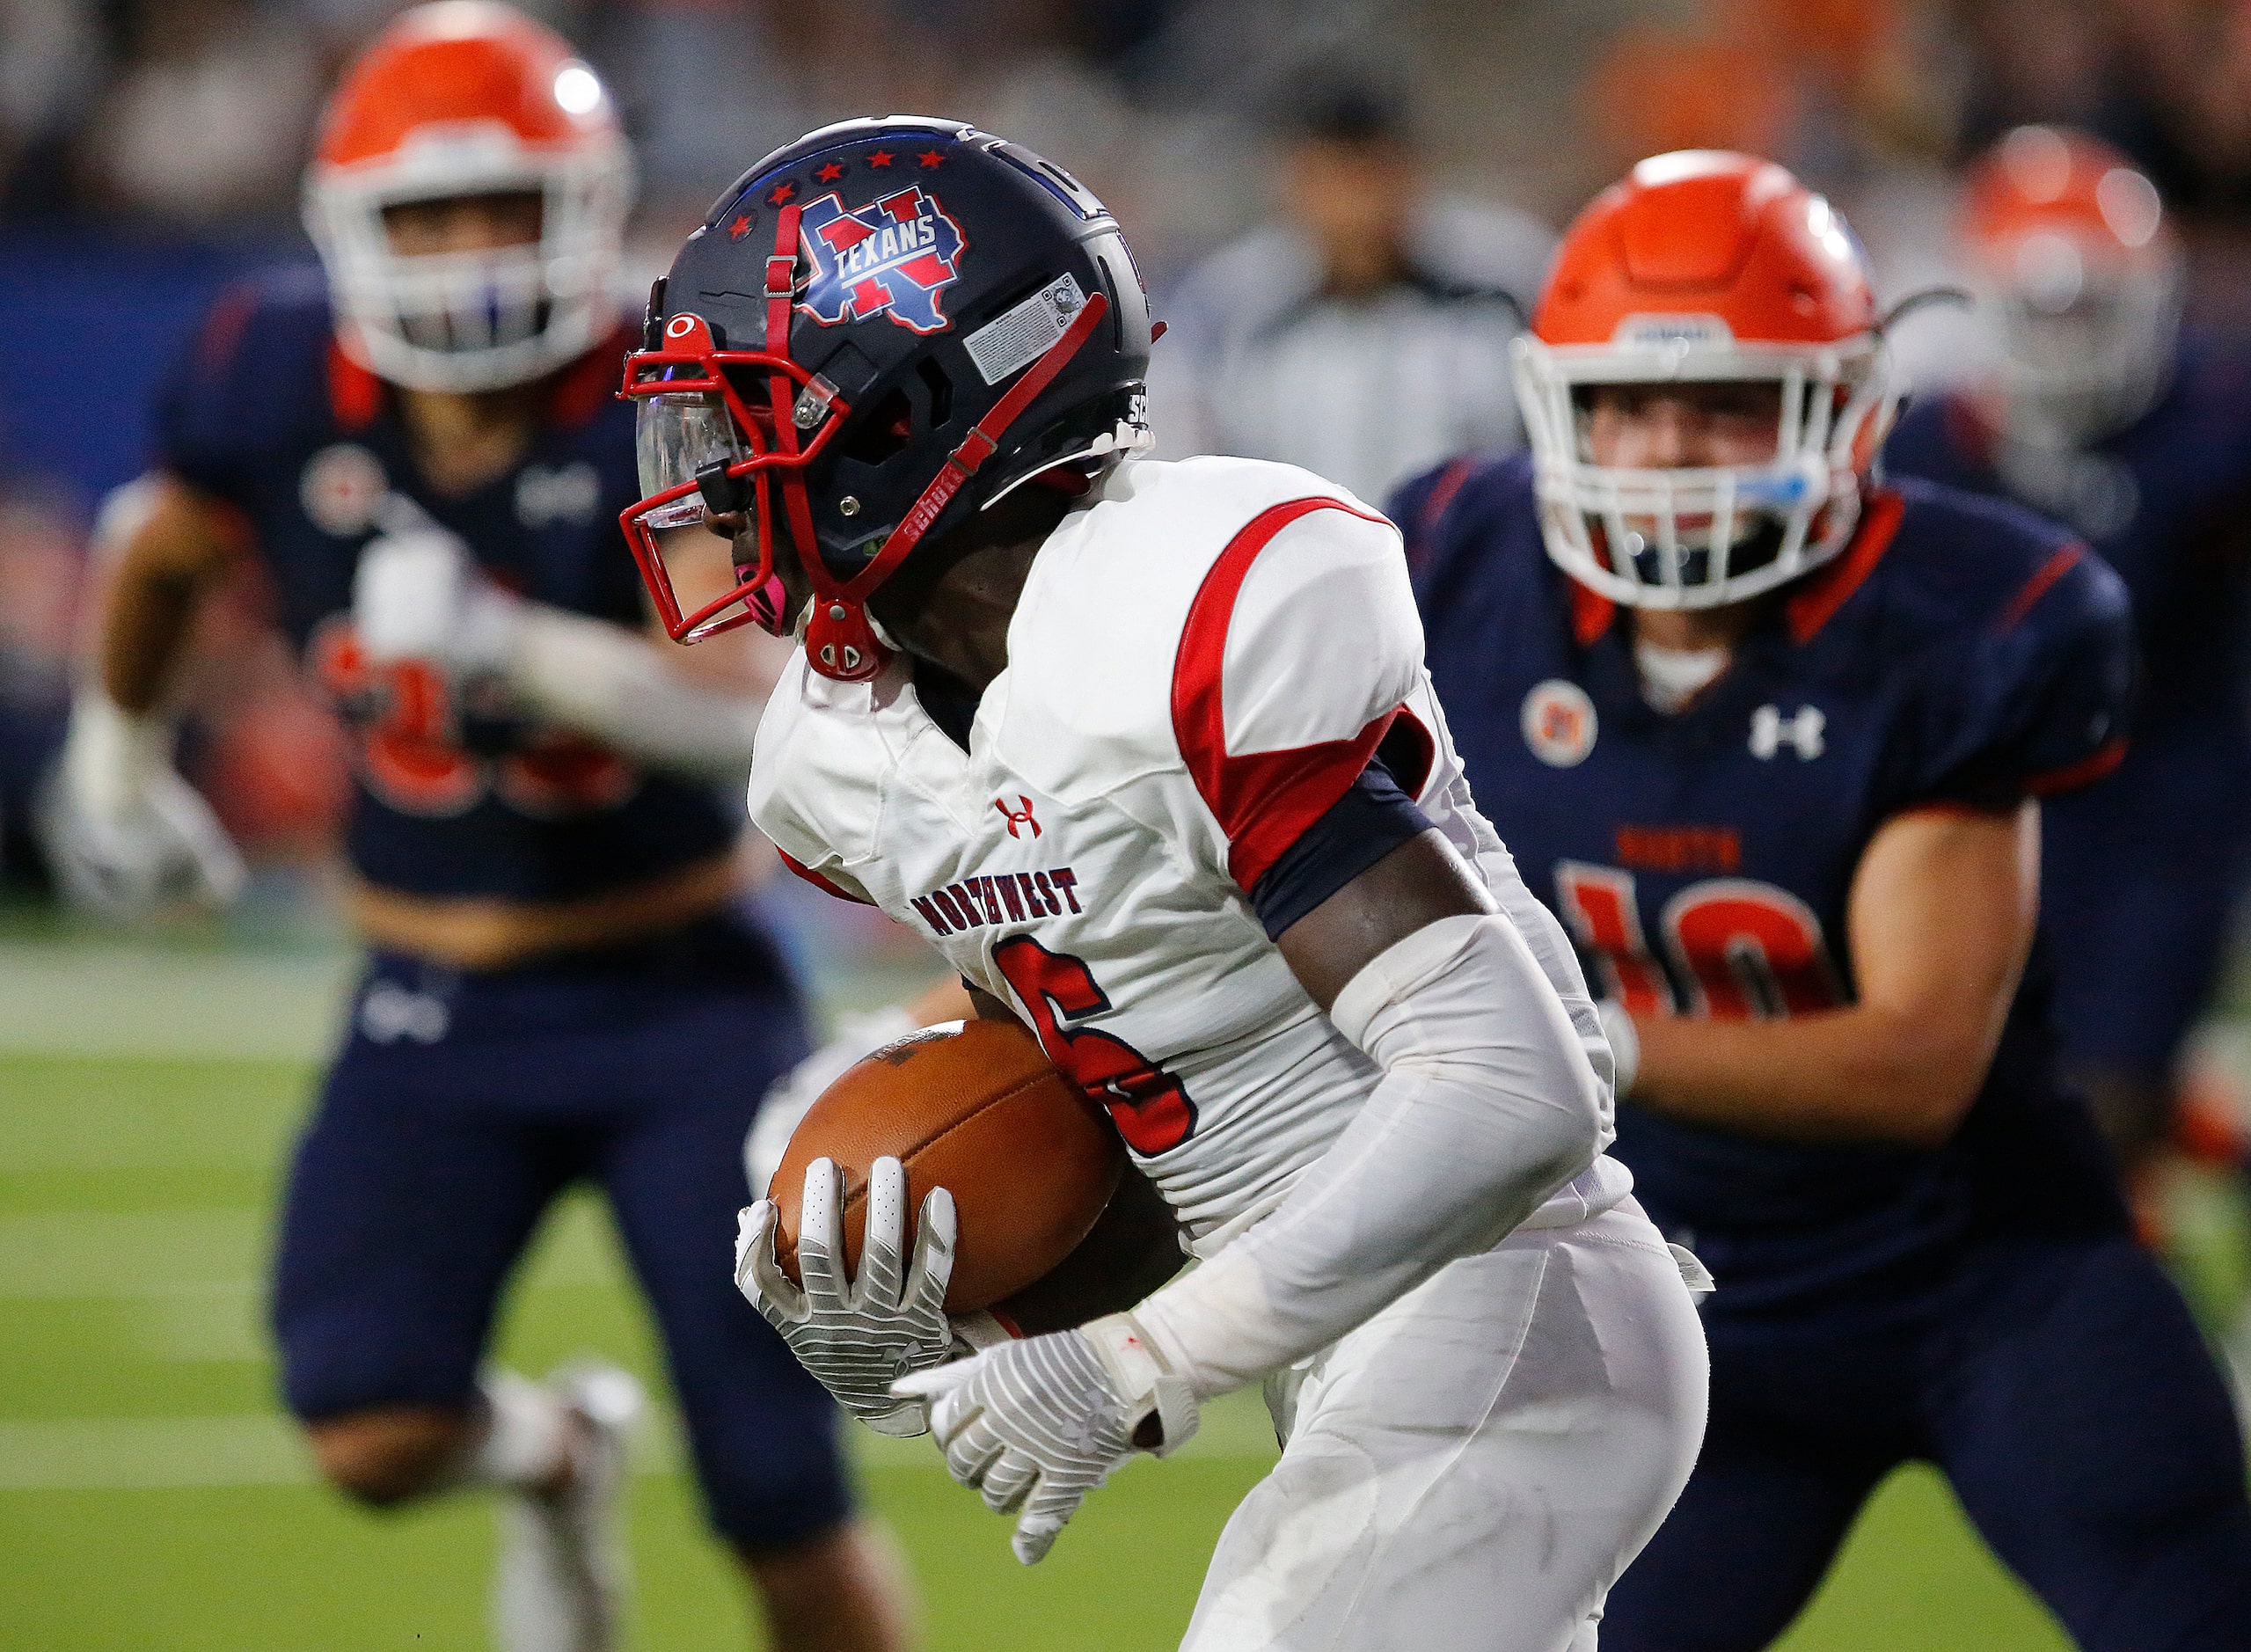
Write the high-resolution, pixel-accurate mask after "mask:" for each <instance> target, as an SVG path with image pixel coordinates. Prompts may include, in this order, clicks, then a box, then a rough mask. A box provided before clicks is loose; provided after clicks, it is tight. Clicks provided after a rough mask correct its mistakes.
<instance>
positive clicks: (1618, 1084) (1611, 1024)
mask: <svg viewBox="0 0 2251 1652" xmlns="http://www.w3.org/2000/svg"><path fill="white" fill-rule="evenodd" d="M1595 1013H1596V1014H1597V1015H1599V1016H1601V1017H1602V1023H1603V1036H1604V1038H1606V1039H1608V1040H1609V1041H1610V1062H1611V1072H1612V1075H1613V1076H1612V1080H1611V1095H1612V1099H1613V1100H1619V1101H1623V1100H1626V1097H1627V1096H1629V1095H1631V1094H1633V1081H1634V1079H1636V1078H1639V1077H1641V1033H1640V1032H1639V1031H1638V1030H1637V1029H1636V1028H1635V1027H1634V1025H1633V1017H1632V1016H1631V1015H1628V1014H1627V1013H1626V1006H1625V1005H1623V1004H1620V1003H1619V1001H1618V1000H1617V999H1616V998H1597V999H1596V1000H1595Z"/></svg>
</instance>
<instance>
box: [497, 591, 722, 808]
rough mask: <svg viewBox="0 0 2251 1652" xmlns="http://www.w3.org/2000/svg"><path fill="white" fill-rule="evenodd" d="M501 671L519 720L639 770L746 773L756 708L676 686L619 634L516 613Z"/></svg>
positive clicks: (561, 614)
mask: <svg viewBox="0 0 2251 1652" xmlns="http://www.w3.org/2000/svg"><path fill="white" fill-rule="evenodd" d="M504 669H505V675H506V677H507V681H508V688H509V690H510V691H511V693H512V694H513V695H514V697H515V699H516V700H517V701H518V702H519V703H520V704H521V705H523V707H524V709H525V710H527V711H529V712H531V713H534V714H535V715H537V716H538V717H540V718H542V719H544V720H547V721H549V722H552V723H554V724H556V725H558V726H559V727H565V728H569V729H572V730H574V731H575V732H577V733H579V734H582V735H590V736H592V737H593V738H595V739H596V740H599V741H601V742H603V743H604V744H606V745H609V746H611V747H614V748H615V749H618V750H619V751H623V752H625V753H626V754H628V755H629V756H632V757H637V758H639V759H640V760H641V761H642V762H644V763H647V764H652V765H654V766H655V767H658V768H663V769H671V770H675V771H680V772H683V773H687V774H691V775H696V776H699V777H704V778H713V779H727V780H732V779H735V778H740V777H742V776H744V775H747V774H748V773H749V769H750V751H751V747H752V744H753V743H754V742H755V740H756V735H757V732H758V720H759V718H760V716H761V715H762V714H763V713H764V709H765V705H764V701H763V700H760V699H758V698H755V697H753V696H749V695H744V694H729V693H722V692H717V691H713V690H711V689H708V688H704V687H699V686H697V685H694V684H691V683H687V682H685V681H683V679H682V678H681V677H680V676H679V675H678V674H677V673H676V672H675V671H673V670H672V669H670V667H669V665H668V663H667V662H665V661H664V660H663V659H662V658H661V656H659V654H657V652H656V651H655V649H654V648H653V647H650V646H649V644H648V643H647V641H646V640H644V639H642V638H640V637H639V636H636V635H634V634H633V633H632V632H628V631H625V630H624V629H622V628H621V627H619V626H617V625H610V624H608V623H606V622H604V621H603V620H599V619H589V618H586V617H585V616H583V615H580V614H573V613H568V612H566V611H565V610H562V609H559V608H552V607H549V606H548V605H546V604H544V603H523V604H521V606H520V607H519V609H518V610H517V611H516V616H515V628H514V635H513V637H512V639H511V641H510V645H509V647H508V652H507V661H506V665H505V668H504Z"/></svg>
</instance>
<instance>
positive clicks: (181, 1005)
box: [0, 939, 357, 1061]
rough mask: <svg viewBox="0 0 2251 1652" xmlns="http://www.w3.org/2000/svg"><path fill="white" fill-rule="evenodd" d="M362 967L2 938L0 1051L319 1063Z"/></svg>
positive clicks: (320, 956) (327, 959) (303, 956)
mask: <svg viewBox="0 0 2251 1652" xmlns="http://www.w3.org/2000/svg"><path fill="white" fill-rule="evenodd" d="M356 968H357V963H356V960H355V958H354V954H351V953H349V952H347V951H344V950H341V949H339V950H335V951H310V952H303V953H244V952H221V951H216V950H215V951H208V952H206V951H202V950H199V949H194V948H186V947H167V946H165V945H164V944H162V943H160V942H154V941H147V942H136V941H132V940H126V939H118V940H109V939H83V940H82V939H73V940H71V941H69V942H64V943H57V942H55V941H30V940H18V941H6V942H0V1054H8V1055H48V1056H181V1057H199V1058H200V1057H209V1058H215V1059H223V1058H232V1059H238V1060H240V1059H274V1060H290V1061H306V1060H311V1059H313V1058H315V1057H316V1056H319V1055H320V1054H321V1053H322V1052H323V1051H324V1050H325V1049H326V1048H327V1047H328V1045H329V1042H330V1041H331V1039H332V1038H333V1034H334V1032H335V1028H336V1025H337V1017H338V1014H339V1012H340V1007H341V1005H342V1004H343V1001H344V996H345V994H346V993H347V991H348V990H350V988H351V983H352V981H353V978H354V970H355V969H356Z"/></svg>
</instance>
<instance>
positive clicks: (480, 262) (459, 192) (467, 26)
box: [304, 0, 633, 391]
mask: <svg viewBox="0 0 2251 1652" xmlns="http://www.w3.org/2000/svg"><path fill="white" fill-rule="evenodd" d="M486 194H537V196H538V198H539V202H540V219H539V235H538V238H537V240H536V241H532V242H528V243H526V244H524V245H520V246H505V247H496V248H492V249H487V250H480V251H476V252H437V253H425V254H420V255H408V254H404V253H401V252H398V251H397V250H396V249H395V248H394V247H393V245H392V244H391V235H390V232H389V230H388V229H387V227H386V225H385V222H384V211H385V209H386V208H391V207H396V206H400V205H404V204H406V203H407V202H411V201H433V200H442V199H448V198H457V197H462V196H471V195H486ZM632 194H633V168H632V154H631V151H630V150H629V149H628V148H627V146H626V143H625V136H624V135H623V133H622V132H621V131H620V130H619V128H618V119H617V115H616V113H615V112H614V110H613V109H612V107H611V105H610V97H609V94H608V92H607V91H604V90H603V84H602V82H601V80H600V79H599V78H598V77H596V75H595V73H594V71H593V70H592V69H589V68H588V67H587V65H586V64H585V63H583V62H581V61H580V60H579V59H578V58H577V57H576V56H574V55H573V54H572V51H571V48H570V47H569V45H568V44H567V43H566V41H565V40H563V39H562V38H561V37H560V36H559V35H557V34H555V33H553V32H552V31H551V30H549V29H547V28H544V27H543V26H540V25H539V24H537V23H534V22H532V21H531V20H530V18H525V17H523V15H522V14H520V13H518V12H516V11H512V10H510V9H509V8H508V7H507V6H504V5H500V4H491V0H436V3H435V4H427V5H420V6H416V7H414V8H413V9H412V10H410V11H406V12H404V13H403V14H401V15H400V16H399V17H398V18H397V19H396V20H395V21H394V22H393V23H392V24H391V26H390V27H389V28H387V29H385V30H384V33H382V34H381V35H380V36H378V37H377V38H376V40H375V42H374V43H373V44H372V45H371V46H369V48H368V49H367V50H366V52H364V53H363V54H362V55H361V56H360V58H359V60H358V61H357V62H354V64H353V65H352V66H351V68H350V69H347V71H346V73H345V76H344V78H343V81H342V84H340V85H339V86H338V88H337V90H336V93H335V95H334V97H333V98H332V99H330V101H329V105H328V108H327V110H326V112H325V114H324V115H323V117H322V121H321V128H320V141H319V146H318V152H317V153H316V155H315V157H314V159H313V163H312V165H311V169H310V170H309V171H308V172H307V173H306V176H305V191H304V216H305V226H306V228H307V229H308V230H310V231H311V235H312V238H313V241H314V243H315V244H316V245H318V247H319V249H320V256H321V261H322V263H323V264H324V265H325V266H326V267H327V271H328V281H329V288H330V290H331V292H332V294H333V297H334V302H335V306H336V317H337V335H338V339H339V340H340V342H341V344H342V345H343V347H344V349H345V351H346V353H347V354H348V355H351V356H352V357H353V358H354V360H355V361H357V362H359V363H360V364H361V365H362V366H363V367H365V368H367V369H369V370H370V371H372V372H373V373H375V374H376V376H378V377H381V378H384V379H388V380H390V381H391V382H392V383H393V384H403V385H406V386H407V387H409V388H411V389H415V390H427V391H479V390H490V389H493V388H495V387H498V386H501V385H505V384H522V383H524V382H525V381H527V380H530V379H534V378H537V377H539V376H542V375H544V374H546V373H549V372H552V371H553V370H554V369H557V368H559V367H561V366H563V365H564V364H565V363H566V362H570V361H572V360H573V359H574V358H575V357H576V356H578V355H581V354H582V353H583V352H584V351H585V350H587V349H588V347H590V346H592V345H593V344H594V343H595V342H596V340H598V339H599V338H601V337H602V336H603V333H606V332H608V331H609V330H610V328H611V326H612V325H614V323H615V321H616V319H617V316H616V304H617V295H616V294H615V292H614V291H613V283H614V281H616V279H617V275H618V263H619V251H620V245H621V242H622V239H623V236H624V230H625V215H626V213H627V211H628V210H629V209H630V208H631V207H632Z"/></svg>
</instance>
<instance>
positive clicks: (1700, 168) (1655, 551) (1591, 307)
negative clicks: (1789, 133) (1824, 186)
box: [1515, 150, 1898, 608]
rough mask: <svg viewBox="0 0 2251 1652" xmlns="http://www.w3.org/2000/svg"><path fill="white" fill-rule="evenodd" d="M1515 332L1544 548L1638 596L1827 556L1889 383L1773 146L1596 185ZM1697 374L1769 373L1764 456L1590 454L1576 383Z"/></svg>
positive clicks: (1738, 579)
mask: <svg viewBox="0 0 2251 1652" xmlns="http://www.w3.org/2000/svg"><path fill="white" fill-rule="evenodd" d="M1515 348H1516V356H1517V376H1516V383H1517V397H1518V399H1519V400H1520V401H1521V402H1522V403H1523V405H1524V424H1525V428H1526V429H1527V431H1528V432H1529V433H1530V435H1531V448H1532V461H1533V467H1534V473H1535V476H1536V479H1537V488H1538V498H1539V503H1540V522H1541V529H1542V532H1543V534H1544V536H1545V537H1546V541H1547V550H1548V554H1549V555H1550V556H1552V557H1553V558H1554V559H1555V560H1556V562H1557V563H1558V564H1560V566H1561V567H1563V569H1564V570H1565V571H1566V572H1567V573H1568V574H1570V575H1571V576H1572V577H1573V578H1574V579H1575V580H1577V581H1580V582H1581V583H1582V584H1583V585H1585V586H1587V587H1589V588H1591V589H1593V590H1595V591H1597V592H1599V593H1601V594H1602V595H1603V596H1607V597H1609V598H1610V599H1611V600H1612V601H1613V602H1619V603H1629V604H1633V605H1635V606H1639V607H1644V608H1709V607H1716V606H1718V605H1720V604H1721V603H1732V602H1738V601H1740V600H1742V599H1743V598H1744V597H1747V596H1756V595H1757V594H1758V593H1759V592H1761V591H1765V590H1770V589H1772V588H1774V587H1775V586H1778V585H1780V584H1783V583H1785V582H1787V581H1790V580H1794V579H1795V578H1797V577H1798V576H1799V575H1800V574H1804V573H1806V572H1808V571H1809V570H1810V569H1812V568H1815V567H1819V566H1820V565H1821V564H1822V563H1823V562H1825V561H1827V560H1828V559H1830V558H1831V557H1833V556H1835V555H1836V554H1837V553H1838V552H1839V551H1840V550H1842V549H1843V548H1844V547H1845V544H1846V542H1847V541H1848V540H1849V539H1850V538H1851V537H1852V532H1853V524H1854V523H1856V522H1857V521H1858V520H1859V517H1860V493H1861V483H1862V479H1863V478H1864V477H1865V475H1866V474H1867V470H1868V467H1869V465H1870V464H1872V463H1873V462H1874V460H1875V453H1876V450H1877V448H1878V447H1879V446H1880V445H1881V444H1882V441H1883V437H1884V434H1885V432H1886V431H1887V430H1888V429H1889V428H1890V424H1891V418H1892V414H1893V413H1894V411H1895V410H1896V408H1897V399H1898V398H1897V391H1896V390H1895V388H1894V385H1893V383H1892V375H1891V372H1890V368H1889V357H1888V356H1887V354H1886V352H1885V349H1884V345H1883V339H1882V327H1881V325H1880V320H1879V318H1878V316H1877V312H1876V305H1875V294H1874V293H1873V292H1872V291H1871V290H1870V288H1869V285H1868V276H1867V265H1866V261H1865V259H1863V257H1862V255H1861V252H1860V244H1859V243H1858V242H1857V241H1855V240H1854V239H1853V235H1852V232H1851V230H1848V229H1847V228H1846V227H1845V221H1844V219H1842V218H1841V217H1839V216H1838V214H1837V213H1836V211H1835V210H1834V209H1833V208H1831V206H1830V204H1829V203H1828V201H1824V200H1823V199H1822V198H1821V197H1820V196H1819V195H1816V194H1813V193H1812V192H1811V191H1809V190H1808V189H1807V188H1806V187H1805V186H1803V185H1802V184H1801V183H1799V182H1798V180H1797V179H1795V178H1794V177H1792V176H1791V175H1790V174H1789V173H1788V172H1786V171H1785V170H1783V169H1782V168H1781V167H1780V166H1778V165H1776V164H1773V163H1772V161H1763V160H1759V159H1758V158H1757V157H1753V156H1749V155H1738V154H1734V153H1731V152H1728V151H1726V150H1680V151H1677V152H1676V153H1673V154H1670V155H1659V156H1655V157H1651V158H1650V159H1648V160H1645V161H1643V162H1641V164H1639V165H1637V166H1636V167H1634V168H1633V171H1632V172H1629V173H1627V174H1626V178H1625V179H1623V180H1622V181H1620V182H1619V183H1618V184H1615V185H1613V186H1612V187H1610V188H1609V189H1606V190H1604V192H1603V193H1602V194H1600V195H1598V196H1597V197H1596V198H1595V200H1594V201H1593V203H1592V204H1591V205H1590V206H1589V207H1588V208H1587V209H1586V210H1585V211H1584V212H1582V213H1581V214H1580V215H1579V216H1578V218H1577V220H1576V221H1575V223H1573V224H1572V225H1571V227H1570V229H1569V230H1568V231H1566V232H1565V234H1564V238H1563V244H1562V245H1561V247H1560V249H1559V250H1558V252H1557V253H1556V258H1555V264H1554V267H1553V269H1552V270H1551V272H1550V273H1549V275H1548V279H1547V285H1546V288H1545V289H1543V290H1542V292H1541V295H1540V301H1539V306H1538V310H1537V311H1536V312H1535V313H1534V315H1533V317H1532V325H1531V332H1530V333H1527V334H1525V335H1524V336H1522V337H1520V338H1518V339H1517V341H1516V347H1515ZM1714 381H1728V382H1736V383H1744V382H1751V383H1756V382H1762V381H1763V382H1766V383H1771V384H1775V385H1777V386H1778V387H1779V388H1780V394H1781V410H1782V416H1781V425H1780V438H1779V440H1778V442H1777V443H1776V449H1775V453H1774V456H1773V457H1772V459H1771V460H1769V461H1767V462H1765V463H1763V464H1745V465H1722V466H1713V467H1707V468H1699V469H1681V470H1659V469H1646V468H1626V467H1621V466H1615V465H1602V464H1596V463H1595V462H1594V457H1593V454H1592V451H1591V450H1590V448H1589V445H1588V442H1587V434H1586V424H1587V411H1588V404H1589V393H1590V391H1591V390H1592V389H1593V387H1595V386H1597V385H1604V384H1692V383H1699V382H1706V383H1708V382H1714Z"/></svg>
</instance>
